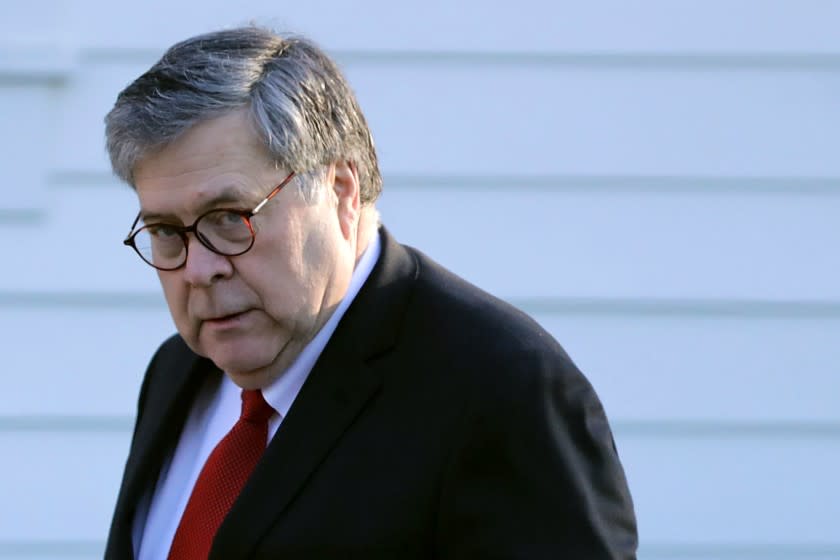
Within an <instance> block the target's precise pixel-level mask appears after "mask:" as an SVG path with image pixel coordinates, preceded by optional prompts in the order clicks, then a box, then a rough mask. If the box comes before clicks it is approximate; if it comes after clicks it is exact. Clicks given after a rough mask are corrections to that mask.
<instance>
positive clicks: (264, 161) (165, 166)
mask: <svg viewBox="0 0 840 560" xmlns="http://www.w3.org/2000/svg"><path fill="white" fill-rule="evenodd" d="M276 174H277V171H276V170H275V168H274V165H273V163H272V161H271V159H270V158H269V156H268V152H267V150H266V149H265V148H264V146H263V145H262V143H261V142H260V140H259V137H258V135H257V134H256V133H255V132H254V130H253V128H252V126H251V125H250V121H249V119H248V118H247V113H246V112H245V111H244V110H239V111H234V112H231V113H227V114H225V115H223V116H220V117H216V118H214V119H210V120H207V121H203V122H200V123H198V124H196V125H195V126H193V127H192V128H190V129H189V130H187V131H186V132H185V133H184V134H182V135H181V136H179V137H178V138H177V139H176V140H174V141H173V142H171V143H170V144H168V145H166V146H165V147H164V148H162V149H161V150H159V151H157V152H154V153H151V154H149V155H147V156H146V157H144V158H143V159H142V160H141V161H140V162H139V163H138V164H137V166H136V167H135V172H134V184H135V188H136V190H137V196H138V197H139V199H140V205H141V208H142V212H143V213H154V214H171V213H182V212H184V213H190V212H192V211H193V210H195V209H198V208H199V207H201V206H202V205H203V204H205V203H207V202H208V201H212V200H214V199H216V198H218V197H219V196H220V195H224V194H230V195H238V196H248V195H249V194H251V193H255V192H259V190H260V189H261V188H263V189H264V188H265V183H266V181H268V182H270V180H271V178H272V177H273V176H274V175H276Z"/></svg>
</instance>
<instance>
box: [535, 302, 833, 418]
mask: <svg viewBox="0 0 840 560" xmlns="http://www.w3.org/2000/svg"><path fill="white" fill-rule="evenodd" d="M536 318H537V319H538V320H539V321H540V323H541V324H543V325H544V326H545V327H546V328H547V329H548V330H549V331H550V332H551V333H552V334H553V335H554V337H555V338H557V339H558V340H559V341H560V342H561V344H563V346H564V347H565V348H566V350H567V352H568V353H569V354H570V356H571V357H572V359H573V360H574V361H575V363H576V364H577V365H578V366H579V367H580V368H581V370H582V371H583V372H584V373H585V374H586V376H587V377H588V378H589V380H590V381H591V382H592V384H593V385H594V387H595V389H596V390H597V391H598V394H599V395H600V397H601V399H602V401H603V402H604V406H605V408H606V410H607V413H608V414H609V416H610V418H611V419H612V420H613V421H614V422H647V423H656V422H668V421H686V422H698V423H703V422H723V423H726V422H748V423H756V422H758V423H761V422H770V423H775V422H778V423H785V422H793V423H797V422H832V423H837V422H840V407H838V406H837V395H840V376H838V375H837V372H838V364H840V317H837V318H833V319H831V318H792V319H791V318H738V317H702V316H699V317H688V316H683V317H680V316H675V317H668V316H665V317H645V316H632V315H627V316H609V315H606V316H597V317H591V316H586V315H572V316H563V315H561V314H545V313H538V314H536Z"/></svg>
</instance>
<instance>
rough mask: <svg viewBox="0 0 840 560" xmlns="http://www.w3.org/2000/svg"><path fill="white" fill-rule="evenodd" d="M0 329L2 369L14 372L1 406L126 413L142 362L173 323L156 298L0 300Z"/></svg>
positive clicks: (17, 411)
mask: <svg viewBox="0 0 840 560" xmlns="http://www.w3.org/2000/svg"><path fill="white" fill-rule="evenodd" d="M0 332H3V333H4V338H5V343H8V345H7V346H6V345H5V344H4V350H3V353H4V355H5V356H6V357H7V358H8V359H9V360H10V361H7V362H6V363H7V364H8V370H7V371H12V372H18V373H17V374H15V375H9V379H8V382H9V384H8V386H7V387H6V389H5V390H4V391H0V414H2V415H4V416H12V417H14V416H18V415H23V416H27V417H30V416H36V417H37V416H39V415H42V414H46V415H58V416H61V415H70V416H75V415H81V416H91V415H93V416H97V415H122V416H131V417H133V415H134V411H135V408H136V403H137V395H138V392H139V390H140V383H141V380H142V378H143V373H144V371H145V370H146V366H147V365H148V363H149V360H151V358H152V355H153V353H154V351H155V350H156V349H157V347H158V345H159V344H160V343H161V342H163V340H165V338H166V337H168V336H169V335H171V334H172V333H173V332H175V329H174V327H173V326H172V320H171V319H170V318H169V313H168V311H167V310H166V308H165V306H163V305H161V306H160V307H156V308H149V309H131V308H129V309H125V308H114V309H85V308H81V309H79V308H76V309H73V308H49V307H48V308H40V309H39V308H36V309H31V308H29V309H28V308H11V309H9V308H3V307H0ZM33 379H37V380H38V382H37V383H33V382H32V380H33Z"/></svg>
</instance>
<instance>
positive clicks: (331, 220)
mask: <svg viewBox="0 0 840 560" xmlns="http://www.w3.org/2000/svg"><path fill="white" fill-rule="evenodd" d="M287 173H288V171H287V170H278V169H275V167H274V166H273V164H272V163H271V162H270V160H269V158H268V156H267V154H266V152H265V151H264V149H263V148H262V147H261V145H260V144H259V142H258V140H257V136H256V135H255V133H254V132H253V131H252V129H251V127H250V126H249V124H248V120H247V117H246V114H245V112H244V111H235V112H232V113H228V114H226V115H224V116H222V117H219V118H216V119H212V120H209V121H205V122H203V123H199V124H198V125H196V126H194V127H193V128H191V129H190V130H188V131H187V132H186V133H185V134H184V135H182V136H181V137H179V138H178V139H177V140H176V141H175V142H173V143H172V144H170V145H168V146H167V147H166V148H164V149H163V150H161V151H159V152H157V153H153V154H152V155H149V156H147V157H146V158H144V159H143V160H142V161H141V162H140V164H139V165H138V166H137V167H136V169H135V185H136V188H137V195H138V197H139V199H140V206H141V213H142V215H143V217H144V220H145V221H146V223H151V222H159V221H162V222H167V223H174V224H181V225H189V224H191V223H193V221H194V220H195V219H196V218H197V217H198V216H200V215H201V214H203V213H204V212H207V211H208V210H210V209H213V208H239V209H244V210H251V209H253V208H254V207H255V206H256V205H257V204H258V203H259V202H260V201H261V200H262V198H263V197H264V196H265V195H267V194H268V193H269V192H270V191H271V190H272V189H273V188H274V187H275V186H276V185H278V184H279V183H280V182H281V181H282V180H283V178H284V177H285V176H286V174H287ZM325 189H326V191H327V192H325V193H323V196H319V197H316V199H317V202H313V203H307V202H306V201H304V199H303V198H302V197H301V196H300V195H299V193H298V192H297V189H296V187H295V186H294V184H290V185H289V186H287V187H286V188H284V189H283V190H282V191H280V193H279V194H278V195H277V196H275V197H274V198H273V199H272V200H271V201H270V202H269V203H268V204H267V205H266V206H265V207H263V208H262V209H261V210H260V212H259V213H258V214H257V215H256V216H254V217H253V218H252V223H253V225H254V229H255V230H256V232H257V233H256V241H255V243H254V246H253V247H252V248H251V250H250V251H248V252H247V253H245V254H243V255H239V256H236V257H225V256H222V255H217V254H216V253H213V252H212V251H210V250H208V249H207V248H206V247H204V246H203V245H202V244H201V243H199V242H198V240H197V239H196V238H195V236H194V235H193V234H188V237H189V256H188V258H187V263H186V264H185V265H184V267H183V268H181V269H179V270H175V271H169V272H166V271H159V273H158V275H159V277H160V282H161V285H162V286H163V291H164V294H165V296H166V301H167V304H168V305H169V310H170V312H171V313H172V318H173V319H174V321H175V325H176V327H177V328H178V332H179V333H180V334H181V336H182V337H183V338H184V340H185V341H186V342H187V344H188V345H189V346H190V348H192V350H193V351H194V352H196V353H197V354H199V355H202V356H206V357H208V358H210V359H211V360H213V362H214V363H215V364H216V365H217V366H219V367H220V368H221V369H223V370H224V371H225V372H226V373H227V374H228V375H229V376H230V377H231V379H232V380H233V381H234V382H235V383H236V384H237V385H239V386H241V387H243V388H247V389H254V388H260V387H264V386H266V385H268V384H269V383H270V382H271V381H273V380H274V379H275V378H276V377H277V376H278V375H280V374H281V373H282V372H283V371H284V370H285V369H286V368H287V367H288V366H289V365H290V364H291V363H292V362H293V361H294V359H295V358H296V357H297V355H298V354H299V353H300V351H301V350H302V349H303V347H304V346H305V345H306V344H307V343H308V342H309V341H310V340H311V339H312V337H313V336H314V335H315V334H316V333H317V331H318V330H319V329H320V328H321V326H322V325H323V324H324V322H325V321H326V319H327V318H329V315H330V314H331V313H332V311H333V309H334V308H335V305H336V304H337V303H338V302H339V301H340V300H341V298H342V297H343V296H344V293H345V292H346V290H347V286H348V284H349V281H350V276H351V275H352V271H353V266H354V263H355V258H356V246H355V243H356V235H355V227H356V224H357V219H358V180H357V178H356V174H355V170H354V169H353V168H352V167H351V166H348V165H346V164H339V165H335V166H332V167H330V171H329V172H328V173H327V185H326V187H325Z"/></svg>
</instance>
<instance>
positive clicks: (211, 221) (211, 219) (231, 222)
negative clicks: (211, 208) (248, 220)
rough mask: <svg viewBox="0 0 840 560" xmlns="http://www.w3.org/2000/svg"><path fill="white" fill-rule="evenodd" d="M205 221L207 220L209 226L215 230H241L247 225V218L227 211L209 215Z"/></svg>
mask: <svg viewBox="0 0 840 560" xmlns="http://www.w3.org/2000/svg"><path fill="white" fill-rule="evenodd" d="M205 220H207V225H209V226H211V227H214V228H222V229H227V228H240V227H242V226H243V225H245V218H244V217H243V216H242V215H241V214H238V213H236V212H229V211H227V210H220V211H218V212H212V213H210V214H207V216H206V217H205Z"/></svg>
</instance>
